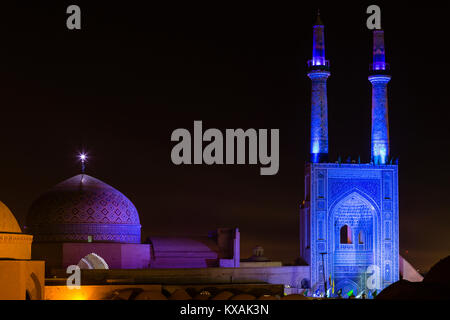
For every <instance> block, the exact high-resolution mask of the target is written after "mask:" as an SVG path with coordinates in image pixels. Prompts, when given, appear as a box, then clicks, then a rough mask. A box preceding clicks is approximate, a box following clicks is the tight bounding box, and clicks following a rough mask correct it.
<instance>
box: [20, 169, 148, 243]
mask: <svg viewBox="0 0 450 320" xmlns="http://www.w3.org/2000/svg"><path fill="white" fill-rule="evenodd" d="M27 227H29V229H30V233H31V234H33V235H34V239H35V242H47V241H55V242H78V241H82V242H86V241H93V242H119V243H140V242H141V225H140V223H139V215H138V212H137V210H136V207H135V206H134V205H133V203H132V202H131V201H130V200H129V199H128V198H127V197H125V196H124V195H123V194H122V193H120V192H119V191H118V190H116V189H114V188H113V187H111V186H110V185H108V184H106V183H104V182H102V181H100V180H98V179H96V178H93V177H91V176H88V175H86V174H79V175H76V176H74V177H72V178H69V179H67V180H65V181H63V182H61V183H59V184H57V185H56V186H54V187H53V188H51V189H50V190H49V191H48V192H46V193H44V194H43V195H42V196H41V197H39V198H38V199H37V200H36V201H35V202H34V203H33V205H32V206H31V208H30V210H29V212H28V216H27Z"/></svg>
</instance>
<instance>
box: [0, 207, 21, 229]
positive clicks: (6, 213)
mask: <svg viewBox="0 0 450 320" xmlns="http://www.w3.org/2000/svg"><path fill="white" fill-rule="evenodd" d="M0 232H4V233H22V230H20V227H19V224H18V223H17V220H16V218H15V217H14V215H13V214H12V212H11V211H10V210H9V209H8V207H7V206H5V205H4V203H3V202H1V201H0Z"/></svg>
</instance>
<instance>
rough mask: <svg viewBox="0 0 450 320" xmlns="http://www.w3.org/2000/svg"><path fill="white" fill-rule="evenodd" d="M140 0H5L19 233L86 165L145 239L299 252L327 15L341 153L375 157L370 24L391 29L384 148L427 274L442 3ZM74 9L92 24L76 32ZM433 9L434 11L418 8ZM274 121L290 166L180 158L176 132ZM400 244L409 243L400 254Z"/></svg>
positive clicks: (444, 183) (443, 164)
mask: <svg viewBox="0 0 450 320" xmlns="http://www.w3.org/2000/svg"><path fill="white" fill-rule="evenodd" d="M184 3H185V4H184V5H181V4H176V3H170V4H169V3H168V4H167V5H165V6H162V5H158V6H156V5H155V6H152V5H147V6H145V7H144V6H143V5H142V4H140V2H137V1H136V2H134V3H133V2H130V1H126V2H125V1H122V2H117V3H111V2H105V3H103V4H97V5H95V6H94V5H92V2H91V4H89V3H88V2H86V3H85V2H80V1H72V2H70V3H61V4H54V5H53V6H50V5H48V6H37V5H30V4H28V5H27V4H22V5H21V6H19V5H17V6H15V7H10V6H4V5H2V10H1V13H0V21H1V25H0V27H1V28H0V39H1V41H0V93H1V94H0V110H1V125H0V143H1V157H0V177H1V180H0V200H1V201H3V202H4V203H5V204H6V205H7V206H8V207H9V208H10V209H11V210H12V211H13V213H14V214H15V215H16V217H17V218H18V220H19V223H20V224H21V225H24V224H25V223H26V221H25V217H26V212H27V210H28V208H29V207H30V205H31V204H32V202H33V200H34V199H35V198H36V197H38V196H39V195H40V194H41V193H43V192H44V191H46V190H47V189H48V188H50V187H51V186H53V185H54V184H56V183H58V182H60V181H62V180H64V179H66V178H68V177H70V176H73V175H75V174H77V173H79V171H80V165H79V163H78V162H77V159H76V157H75V156H76V153H77V152H78V151H79V150H81V149H82V148H85V149H86V150H87V151H88V152H89V155H90V159H89V160H90V161H89V163H88V166H87V173H88V174H90V175H92V176H94V177H96V178H99V179H101V180H103V181H105V182H106V183H108V184H110V185H112V186H113V187H115V188H117V189H119V190H120V191H121V192H123V193H124V194H125V195H126V196H127V197H128V198H130V200H131V201H132V202H133V203H134V204H135V205H136V207H137V209H138V211H139V214H140V218H141V224H142V227H143V237H144V239H145V237H147V236H148V235H176V234H184V235H206V234H207V233H208V231H210V230H214V229H215V228H217V227H234V226H237V227H239V228H240V231H241V256H242V257H243V258H245V257H247V256H250V255H251V249H252V247H254V246H255V245H262V246H263V247H264V248H265V253H266V255H267V256H268V257H270V258H272V259H282V260H283V261H285V262H292V261H294V260H295V259H296V258H297V257H298V250H299V240H298V239H299V230H298V229H299V206H300V204H301V201H302V200H303V193H304V190H303V189H304V182H303V170H304V163H305V160H306V159H307V158H308V150H309V142H308V136H309V112H310V110H309V108H310V106H309V105H310V102H309V101H310V92H309V91H310V80H309V79H308V78H307V76H306V62H307V60H309V59H310V58H311V50H312V49H311V48H312V24H313V22H314V20H315V14H316V11H317V8H318V7H320V9H321V15H322V20H323V22H324V23H325V32H326V55H327V59H329V60H330V61H331V72H332V75H331V77H330V78H329V80H328V107H329V139H330V154H331V158H332V159H333V160H335V159H337V157H338V155H341V157H342V158H343V159H346V158H347V157H348V156H351V157H352V158H354V159H357V157H358V155H360V156H361V159H362V160H363V161H368V160H369V157H370V115H371V89H370V83H369V81H368V80H367V76H368V66H369V63H370V61H371V44H372V42H371V41H372V38H371V32H370V31H369V30H368V29H367V28H366V19H367V16H368V15H367V14H366V8H367V6H368V5H370V4H378V5H380V7H381V10H382V27H383V28H384V29H385V36H386V54H387V61H388V62H389V63H390V65H391V70H392V72H391V73H392V81H391V82H390V86H389V99H390V100H389V107H390V114H389V116H390V119H389V120H390V138H391V154H392V155H393V156H394V157H398V158H399V159H400V160H399V164H400V169H399V172H400V173H399V174H400V189H399V190H400V249H401V253H402V255H404V256H406V257H407V259H408V260H410V262H411V263H412V264H413V265H414V266H416V267H417V268H420V270H421V271H426V270H427V269H428V268H429V267H430V266H431V265H433V264H434V263H436V262H437V261H438V260H439V259H440V258H443V257H445V256H447V255H448V254H449V253H450V210H449V207H450V206H449V202H448V200H449V199H448V198H447V197H448V194H449V192H450V187H449V181H450V169H449V163H448V162H449V159H450V144H449V140H448V139H449V138H450V125H449V115H450V111H449V107H450V106H449V103H448V99H449V95H448V92H449V84H448V74H449V72H450V70H449V60H448V55H449V54H448V49H447V48H446V46H447V47H448V43H447V42H448V39H449V36H448V34H449V31H450V28H449V26H448V18H447V16H446V15H448V12H449V4H448V2H445V3H444V2H439V3H432V2H430V1H426V2H420V4H418V5H413V4H409V3H408V4H407V3H406V2H405V3H402V4H401V5H399V4H397V6H398V7H393V6H392V5H393V4H392V1H391V4H388V3H380V2H365V3H364V2H356V1H355V3H354V4H351V2H344V1H333V2H330V3H326V2H322V1H320V2H313V1H311V2H310V3H306V2H303V1H299V2H297V4H295V5H294V4H279V3H278V2H270V3H268V4H261V3H258V2H255V3H254V4H252V5H250V4H249V5H246V6H244V5H243V4H242V3H229V2H217V3H216V2H214V3H216V4H214V5H212V4H211V3H212V2H205V3H202V4H194V3H193V2H187V3H188V4H186V2H184ZM69 4H78V5H80V7H81V10H82V29H81V30H80V31H69V30H67V28H66V18H67V14H66V7H67V6H68V5H69ZM425 6H426V7H425ZM194 120H202V121H203V126H204V128H205V129H206V128H219V129H222V130H224V129H225V128H244V129H246V128H279V129H280V170H279V173H278V174H277V175H275V176H260V175H259V165H253V166H249V165H240V166H238V165H235V166H218V165H216V166H207V165H201V166H193V165H192V166H175V165H173V164H172V162H171V160H170V152H171V149H172V147H173V145H174V143H172V142H171V141H170V136H171V133H172V131H173V130H175V129H177V128H187V129H189V130H190V131H191V132H192V130H193V129H192V127H193V121H194ZM406 250H408V253H406Z"/></svg>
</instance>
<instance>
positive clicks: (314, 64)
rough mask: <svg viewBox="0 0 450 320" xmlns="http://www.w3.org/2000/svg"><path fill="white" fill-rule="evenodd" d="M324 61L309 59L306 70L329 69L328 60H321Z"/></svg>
mask: <svg viewBox="0 0 450 320" xmlns="http://www.w3.org/2000/svg"><path fill="white" fill-rule="evenodd" d="M323 62H324V63H321V62H320V61H317V60H314V59H313V60H309V61H308V72H311V71H330V61H329V60H323Z"/></svg>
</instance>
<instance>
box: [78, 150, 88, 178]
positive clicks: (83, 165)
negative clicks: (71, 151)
mask: <svg viewBox="0 0 450 320" xmlns="http://www.w3.org/2000/svg"><path fill="white" fill-rule="evenodd" d="M78 158H79V159H80V162H81V173H82V174H84V172H85V171H86V161H87V154H86V153H84V152H81V153H80V154H79V155H78Z"/></svg>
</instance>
